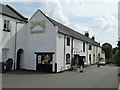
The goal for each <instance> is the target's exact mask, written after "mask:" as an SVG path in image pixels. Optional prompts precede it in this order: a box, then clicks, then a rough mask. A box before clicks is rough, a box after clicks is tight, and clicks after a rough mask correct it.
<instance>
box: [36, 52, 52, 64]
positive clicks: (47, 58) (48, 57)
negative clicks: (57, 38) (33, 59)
mask: <svg viewBox="0 0 120 90" xmlns="http://www.w3.org/2000/svg"><path fill="white" fill-rule="evenodd" d="M37 60H38V64H52V54H38V55H37Z"/></svg>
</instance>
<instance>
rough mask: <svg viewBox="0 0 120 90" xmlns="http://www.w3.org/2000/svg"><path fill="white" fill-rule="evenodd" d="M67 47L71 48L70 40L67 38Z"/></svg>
mask: <svg viewBox="0 0 120 90" xmlns="http://www.w3.org/2000/svg"><path fill="white" fill-rule="evenodd" d="M67 46H70V38H69V37H67Z"/></svg>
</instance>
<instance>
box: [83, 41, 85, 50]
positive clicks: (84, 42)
mask: <svg viewBox="0 0 120 90" xmlns="http://www.w3.org/2000/svg"><path fill="white" fill-rule="evenodd" d="M83 52H85V42H83Z"/></svg>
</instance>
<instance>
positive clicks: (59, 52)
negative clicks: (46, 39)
mask: <svg viewBox="0 0 120 90" xmlns="http://www.w3.org/2000/svg"><path fill="white" fill-rule="evenodd" d="M64 37H65V36H64V35H63V34H60V33H58V34H57V45H56V46H57V47H56V63H57V72H60V71H63V70H65V51H64Z"/></svg>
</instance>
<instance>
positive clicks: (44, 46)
mask: <svg viewBox="0 0 120 90" xmlns="http://www.w3.org/2000/svg"><path fill="white" fill-rule="evenodd" d="M41 20H45V21H46V33H39V34H31V33H30V23H31V22H33V21H41ZM56 32H57V30H56V27H55V26H53V24H52V23H51V22H50V21H49V20H48V19H47V18H46V17H45V16H44V15H43V14H42V13H41V12H40V11H39V10H38V11H37V12H36V13H35V14H34V15H33V17H32V18H31V19H30V21H29V22H28V27H27V41H26V43H27V44H26V54H27V55H26V57H25V59H26V61H25V68H26V69H30V70H36V58H35V52H55V54H56V37H57V36H56V35H57V34H56ZM54 60H56V56H54ZM53 62H55V61H53Z"/></svg>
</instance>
